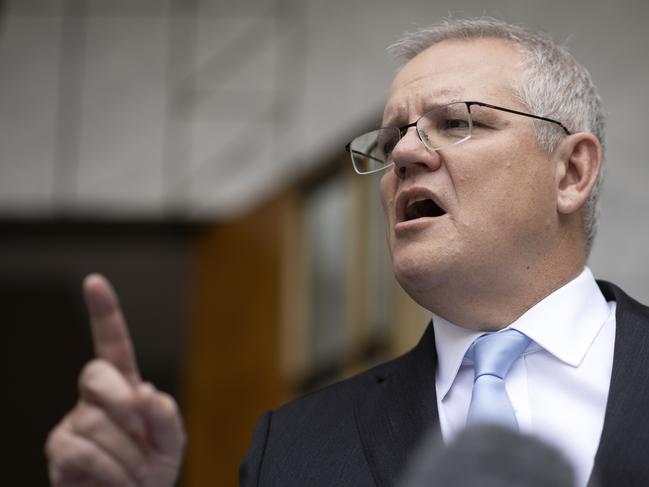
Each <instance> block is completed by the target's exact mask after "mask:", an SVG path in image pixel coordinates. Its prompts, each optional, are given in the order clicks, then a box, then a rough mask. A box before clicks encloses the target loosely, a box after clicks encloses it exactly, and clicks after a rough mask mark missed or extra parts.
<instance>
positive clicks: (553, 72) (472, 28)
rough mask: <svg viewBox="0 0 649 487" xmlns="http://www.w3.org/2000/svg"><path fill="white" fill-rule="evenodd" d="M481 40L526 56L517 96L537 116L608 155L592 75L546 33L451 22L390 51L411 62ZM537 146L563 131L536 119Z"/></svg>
mask: <svg viewBox="0 0 649 487" xmlns="http://www.w3.org/2000/svg"><path fill="white" fill-rule="evenodd" d="M480 38H495V39H503V40H505V41H508V42H511V43H512V44H514V45H515V46H516V47H517V48H518V49H519V50H520V51H521V53H522V55H523V63H522V64H523V73H524V78H525V81H524V82H523V83H522V86H514V87H512V88H513V90H514V96H516V97H517V98H518V99H519V101H521V102H522V103H523V105H524V106H526V107H527V109H528V110H529V111H530V113H533V114H535V115H542V116H545V117H549V118H554V119H556V120H559V121H560V122H562V123H563V124H564V125H566V126H567V127H568V130H570V131H571V132H572V133H574V132H591V133H593V134H594V135H595V136H596V137H597V138H598V139H599V142H600V144H601V146H602V163H603V161H604V154H605V134H604V124H605V123H604V112H603V109H602V102H601V98H600V96H599V94H598V93H597V89H596V87H595V85H594V83H593V81H592V79H591V76H590V73H589V72H588V71H587V70H586V68H585V67H584V66H582V65H581V64H579V63H578V62H577V61H576V60H575V58H574V57H573V56H572V55H571V54H570V53H569V52H568V51H567V49H566V48H565V47H563V46H560V45H558V44H556V43H555V42H554V41H553V40H552V39H550V37H548V36H547V35H545V34H543V33H540V32H534V31H531V30H529V29H527V28H524V27H521V26H518V25H513V24H509V23H507V22H503V21H501V20H498V19H494V18H491V17H480V18H476V19H456V18H447V19H444V20H443V21H442V22H440V23H439V24H435V25H433V26H430V27H426V28H423V29H419V30H416V31H414V32H409V33H406V34H405V35H404V36H403V37H401V39H399V40H398V41H397V42H396V43H395V44H393V45H392V46H390V47H389V48H388V50H389V52H390V53H391V54H392V55H394V56H395V57H396V58H398V59H403V60H410V59H412V58H414V57H415V56H416V55H417V54H419V53H420V52H422V51H424V50H426V49H427V48H429V47H430V46H432V45H434V44H437V43H439V42H442V41H446V40H470V39H480ZM534 125H535V130H536V135H537V140H538V143H539V144H540V146H541V147H543V148H544V149H545V150H547V151H548V152H552V151H553V150H554V149H555V148H556V146H557V144H558V143H559V142H560V141H561V139H562V138H563V137H564V136H565V132H563V130H561V128H560V127H558V126H557V125H556V124H550V123H546V122H542V121H535V124H534ZM603 172H604V171H603V169H602V170H600V172H599V175H598V178H597V181H596V183H595V186H594V187H593V189H592V191H591V193H590V195H589V196H588V199H587V201H586V204H585V206H584V219H583V231H584V236H585V238H586V253H587V255H588V254H589V253H590V250H591V249H592V245H593V241H594V239H595V234H596V232H597V217H598V211H597V201H598V199H599V194H600V189H601V185H602V180H603Z"/></svg>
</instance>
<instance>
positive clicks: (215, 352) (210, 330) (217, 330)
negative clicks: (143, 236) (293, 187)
mask: <svg viewBox="0 0 649 487" xmlns="http://www.w3.org/2000/svg"><path fill="white" fill-rule="evenodd" d="M289 208H290V203H289V202H288V200H287V199H286V198H280V199H277V200H275V201H273V202H271V203H270V204H267V205H265V206H264V207H263V208H261V209H258V210H256V211H255V212H254V213H252V214H250V215H248V216H246V217H243V218H241V219H239V220H237V221H234V222H232V223H227V224H221V225H218V226H214V227H213V228H212V229H209V230H208V231H207V232H206V233H205V234H204V235H203V236H201V237H199V239H198V243H197V247H196V250H195V263H194V283H193V286H194V294H193V297H192V298H191V300H190V301H191V303H192V307H191V308H192V313H193V316H192V319H191V329H190V330H189V336H188V337H187V338H188V339H187V343H188V351H187V361H186V364H187V368H186V371H185V384H186V390H185V395H184V401H183V403H184V406H185V407H184V414H185V417H186V425H187V431H188V438H189V442H188V450H187V458H186V463H185V471H184V477H183V480H184V483H183V485H184V486H185V487H204V486H206V485H219V486H221V485H223V486H230V485H232V486H235V485H238V465H239V462H240V461H241V459H242V458H243V456H244V454H245V452H246V450H247V449H248V447H249V445H250V440H251V437H252V430H253V426H254V423H255V421H256V419H257V417H258V416H259V415H260V414H261V413H262V412H263V411H264V410H266V409H268V408H271V407H276V406H277V405H278V404H279V403H280V402H281V401H282V400H283V399H284V398H285V390H284V385H283V383H282V379H281V360H280V357H279V354H280V352H279V350H280V341H281V336H282V334H281V326H282V323H281V321H282V310H281V303H282V253H283V252H284V250H283V249H284V247H285V246H284V245H283V242H282V240H283V235H284V234H283V222H284V220H285V219H284V216H285V214H286V212H287V211H288V210H289Z"/></svg>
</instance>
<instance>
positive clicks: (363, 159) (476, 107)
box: [345, 101, 570, 174]
mask: <svg viewBox="0 0 649 487" xmlns="http://www.w3.org/2000/svg"><path fill="white" fill-rule="evenodd" d="M490 109H491V110H498V111H501V112H507V113H513V114H514V115H522V116H523V117H530V118H534V119H537V120H543V121H545V122H550V123H554V124H556V125H558V126H559V127H561V128H562V129H563V131H564V132H565V133H566V134H567V135H570V131H569V130H568V129H567V128H566V126H565V125H563V124H562V123H561V122H558V121H557V120H552V119H551V118H547V117H541V116H539V115H532V114H531V113H525V112H519V111H518V110H512V109H510V108H503V107H499V106H495V105H490V104H489V103H482V102H479V101H459V102H454V103H449V104H447V105H441V106H438V107H435V108H433V109H432V110H430V111H429V112H426V113H424V114H423V115H422V116H421V117H419V118H418V119H417V120H416V121H415V122H413V123H410V124H408V125H404V126H403V127H381V128H379V129H377V130H373V131H372V132H368V133H366V134H363V135H360V136H358V137H356V138H355V139H354V140H352V141H351V142H350V143H348V144H347V145H346V146H345V150H346V151H347V152H349V153H350V154H351V157H352V163H353V165H354V169H355V170H356V172H357V173H358V174H371V173H374V172H378V171H382V170H384V169H387V168H388V167H390V166H392V164H393V163H394V162H393V161H392V160H391V157H392V150H393V149H394V148H395V146H396V145H397V143H398V142H399V140H401V139H402V138H403V137H404V136H405V135H406V132H407V131H408V129H409V128H410V127H415V129H416V130H417V136H418V137H419V139H420V140H421V141H422V143H423V144H424V146H425V147H426V148H427V149H428V150H434V151H436V150H440V149H444V148H446V147H450V146H453V145H457V144H461V143H462V142H466V141H467V140H469V139H470V138H471V136H472V135H473V133H474V128H478V127H489V126H491V125H493V123H494V122H495V119H494V115H493V113H489V112H490Z"/></svg>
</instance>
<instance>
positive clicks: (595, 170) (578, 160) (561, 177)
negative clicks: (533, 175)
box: [554, 132, 602, 214]
mask: <svg viewBox="0 0 649 487" xmlns="http://www.w3.org/2000/svg"><path fill="white" fill-rule="evenodd" d="M554 159H555V162H556V170H557V210H558V211H559V213H564V214H570V213H574V212H576V211H577V210H579V209H580V208H581V207H582V206H583V205H584V203H585V202H586V200H587V199H588V195H589V194H590V192H591V190H592V189H593V186H595V182H596V181H597V176H598V174H599V171H600V168H601V165H602V146H601V144H600V143H599V140H598V139H597V137H595V136H594V135H593V134H591V133H590V132H578V133H576V134H572V135H569V136H568V137H566V138H564V139H563V140H562V141H561V142H560V143H559V145H558V146H557V147H556V149H555V151H554Z"/></svg>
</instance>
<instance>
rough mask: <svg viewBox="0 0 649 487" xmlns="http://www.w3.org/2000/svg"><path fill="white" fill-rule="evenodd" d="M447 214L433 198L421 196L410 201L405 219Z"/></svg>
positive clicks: (405, 212)
mask: <svg viewBox="0 0 649 487" xmlns="http://www.w3.org/2000/svg"><path fill="white" fill-rule="evenodd" d="M445 214H446V212H445V211H444V210H443V209H442V208H441V207H440V206H439V205H438V204H437V203H435V202H434V201H433V200H432V199H430V198H426V197H423V196H420V197H416V198H413V199H411V200H409V201H408V203H407V205H406V208H405V211H404V221H407V222H408V221H411V220H416V219H418V218H427V217H428V218H434V217H437V216H443V215H445Z"/></svg>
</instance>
